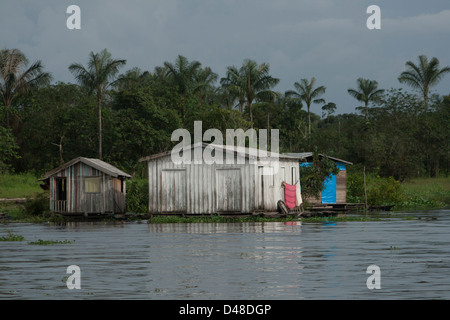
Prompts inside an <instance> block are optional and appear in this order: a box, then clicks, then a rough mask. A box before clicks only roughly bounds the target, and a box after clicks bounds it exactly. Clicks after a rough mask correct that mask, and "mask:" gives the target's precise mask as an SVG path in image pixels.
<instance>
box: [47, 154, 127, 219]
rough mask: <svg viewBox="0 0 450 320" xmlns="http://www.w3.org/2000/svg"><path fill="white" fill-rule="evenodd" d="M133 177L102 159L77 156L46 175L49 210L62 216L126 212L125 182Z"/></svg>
mask: <svg viewBox="0 0 450 320" xmlns="http://www.w3.org/2000/svg"><path fill="white" fill-rule="evenodd" d="M127 178H131V176H130V175H129V174H127V173H125V172H123V171H122V170H120V169H118V168H116V167H114V166H112V165H111V164H108V163H106V162H104V161H102V160H99V159H90V158H84V157H78V158H76V159H73V160H71V161H69V162H67V163H65V164H63V165H61V166H60V167H58V168H56V169H54V170H52V171H50V172H47V173H46V174H44V176H43V178H42V179H41V181H44V186H46V187H47V188H48V189H49V190H50V211H52V212H55V213H61V214H71V215H77V214H80V215H85V216H88V215H89V214H118V213H125V212H126V179H127Z"/></svg>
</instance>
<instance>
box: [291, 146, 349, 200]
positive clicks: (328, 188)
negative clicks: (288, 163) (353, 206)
mask: <svg viewBox="0 0 450 320" xmlns="http://www.w3.org/2000/svg"><path fill="white" fill-rule="evenodd" d="M287 155H290V156H294V157H298V158H300V166H310V165H312V162H313V153H312V152H303V153H287ZM319 157H326V158H328V159H330V160H332V161H334V162H335V163H336V166H337V167H338V169H339V173H338V174H337V175H334V174H332V175H330V176H329V177H328V178H327V179H326V180H325V181H324V183H323V189H322V192H321V193H320V195H319V197H318V198H309V199H305V200H307V201H308V202H310V203H313V204H317V203H322V204H346V203H347V166H348V165H352V164H353V163H351V162H349V161H346V160H342V159H338V158H335V157H331V156H327V155H324V154H319Z"/></svg>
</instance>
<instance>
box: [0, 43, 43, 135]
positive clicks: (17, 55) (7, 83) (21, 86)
mask: <svg viewBox="0 0 450 320" xmlns="http://www.w3.org/2000/svg"><path fill="white" fill-rule="evenodd" d="M27 65H28V59H27V58H26V56H25V55H24V54H23V53H22V52H21V51H20V50H19V49H11V50H10V49H3V50H0V94H1V95H2V98H3V103H4V105H5V108H6V124H7V126H8V127H9V126H10V123H9V122H10V121H9V115H10V113H11V111H12V109H11V108H12V105H13V102H14V100H15V99H16V98H17V97H18V96H20V95H21V94H24V93H27V92H29V91H30V90H31V89H32V88H34V87H39V86H42V85H46V84H48V83H50V81H51V79H52V77H51V75H50V73H48V72H43V71H42V69H43V65H42V63H41V61H39V60H38V61H36V62H34V63H33V64H32V65H31V66H30V67H28V68H27Z"/></svg>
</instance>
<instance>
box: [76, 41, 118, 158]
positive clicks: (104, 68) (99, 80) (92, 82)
mask: <svg viewBox="0 0 450 320" xmlns="http://www.w3.org/2000/svg"><path fill="white" fill-rule="evenodd" d="M125 63H126V60H122V59H113V58H112V56H111V53H109V52H108V51H107V50H106V49H104V50H102V51H101V52H100V53H94V52H91V53H90V54H89V61H88V65H87V68H85V67H84V66H83V65H81V64H79V63H74V64H71V65H70V66H69V70H70V72H72V73H73V74H74V76H75V78H76V79H77V81H78V82H79V83H80V84H81V85H82V86H84V87H86V88H87V89H88V90H89V91H90V92H93V91H95V92H96V94H97V105H98V141H99V142H98V154H99V158H100V159H102V158H103V150H102V101H103V96H104V94H105V92H106V90H107V88H108V87H109V86H110V85H111V84H113V81H114V78H115V76H116V75H117V73H118V72H119V68H120V67H121V66H123V65H125Z"/></svg>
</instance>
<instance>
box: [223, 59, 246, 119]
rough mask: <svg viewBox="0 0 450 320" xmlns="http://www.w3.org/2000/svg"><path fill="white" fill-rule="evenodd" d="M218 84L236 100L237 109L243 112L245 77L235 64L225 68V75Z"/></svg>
mask: <svg viewBox="0 0 450 320" xmlns="http://www.w3.org/2000/svg"><path fill="white" fill-rule="evenodd" d="M220 84H221V85H222V88H223V89H224V91H225V92H228V93H229V94H230V96H231V99H234V100H236V99H237V100H238V107H239V111H240V112H241V113H242V112H244V104H245V90H244V89H245V79H244V77H243V75H242V74H241V73H240V72H239V69H238V68H236V67H235V66H231V67H228V68H227V75H226V77H225V78H222V79H220Z"/></svg>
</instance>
